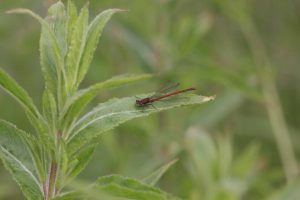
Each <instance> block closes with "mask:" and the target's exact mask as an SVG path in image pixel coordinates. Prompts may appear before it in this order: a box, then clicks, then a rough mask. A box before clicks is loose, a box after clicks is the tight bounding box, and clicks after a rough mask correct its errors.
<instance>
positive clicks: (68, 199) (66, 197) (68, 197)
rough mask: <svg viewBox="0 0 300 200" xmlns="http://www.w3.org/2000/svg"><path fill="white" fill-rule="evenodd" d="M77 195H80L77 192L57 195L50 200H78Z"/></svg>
mask: <svg viewBox="0 0 300 200" xmlns="http://www.w3.org/2000/svg"><path fill="white" fill-rule="evenodd" d="M79 195H80V194H79V193H78V192H66V193H62V194H60V195H58V196H57V197H55V198H53V199H51V200H74V199H78V196H79Z"/></svg>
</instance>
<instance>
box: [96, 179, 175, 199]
mask: <svg viewBox="0 0 300 200" xmlns="http://www.w3.org/2000/svg"><path fill="white" fill-rule="evenodd" d="M95 187H96V188H97V189H99V190H100V191H103V192H105V193H107V194H109V195H111V196H114V197H120V198H125V199H131V200H171V199H174V200H175V199H177V200H179V198H176V197H173V196H172V195H170V194H167V193H165V192H163V191H161V190H159V189H158V188H155V187H151V186H150V185H146V184H143V183H141V182H140V181H138V180H135V179H132V178H127V177H122V176H119V175H111V176H104V177H100V178H99V179H98V180H97V182H96V184H95Z"/></svg>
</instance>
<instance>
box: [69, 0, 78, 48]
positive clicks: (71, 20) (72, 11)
mask: <svg viewBox="0 0 300 200" xmlns="http://www.w3.org/2000/svg"><path fill="white" fill-rule="evenodd" d="M67 12H68V37H67V39H68V46H70V44H71V35H72V32H73V29H74V28H75V27H74V26H75V22H76V20H77V9H76V6H75V4H74V2H73V1H72V0H68V11H67Z"/></svg>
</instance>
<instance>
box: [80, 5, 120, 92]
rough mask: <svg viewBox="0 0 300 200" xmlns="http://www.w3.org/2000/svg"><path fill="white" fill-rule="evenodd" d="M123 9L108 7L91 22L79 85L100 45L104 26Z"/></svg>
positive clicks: (81, 64)
mask: <svg viewBox="0 0 300 200" xmlns="http://www.w3.org/2000/svg"><path fill="white" fill-rule="evenodd" d="M119 11H121V10H120V9H108V10H105V11H103V12H102V13H100V14H99V15H97V16H96V17H95V19H94V20H93V21H92V22H91V24H90V25H89V28H88V35H87V40H86V46H85V48H84V53H83V56H82V59H81V62H80V66H79V71H78V77H77V87H78V85H79V84H80V82H81V81H82V80H83V78H84V76H85V74H86V72H87V71H88V69H89V65H90V63H91V61H92V58H93V56H94V52H95V50H96V47H97V45H98V41H99V38H100V36H101V34H102V31H103V28H104V26H105V25H106V23H107V22H108V20H109V19H110V18H111V16H112V15H113V14H114V13H116V12H119Z"/></svg>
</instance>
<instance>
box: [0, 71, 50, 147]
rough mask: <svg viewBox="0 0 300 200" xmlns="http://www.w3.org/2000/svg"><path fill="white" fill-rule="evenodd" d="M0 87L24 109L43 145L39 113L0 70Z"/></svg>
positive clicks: (43, 133)
mask: <svg viewBox="0 0 300 200" xmlns="http://www.w3.org/2000/svg"><path fill="white" fill-rule="evenodd" d="M0 86H1V87H2V88H3V89H4V90H5V91H6V92H7V93H9V94H10V95H11V96H12V97H13V98H15V99H16V100H17V101H18V102H19V103H20V104H21V106H22V107H23V108H24V110H25V113H26V115H27V117H28V119H29V121H30V122H31V124H32V125H33V127H35V129H36V130H37V132H38V133H39V136H40V137H42V138H43V141H44V144H46V143H47V142H48V139H49V138H48V136H47V133H46V130H45V129H46V128H45V126H46V125H45V120H44V119H43V117H42V116H41V114H40V113H39V111H38V109H37V108H36V106H35V105H34V103H33V101H32V99H31V98H30V96H29V95H28V93H27V92H26V91H25V90H24V89H23V88H22V87H21V86H20V85H19V84H18V83H17V82H16V81H15V80H14V79H13V78H11V77H10V76H9V75H8V74H6V73H5V72H4V71H2V70H1V69H0Z"/></svg>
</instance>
